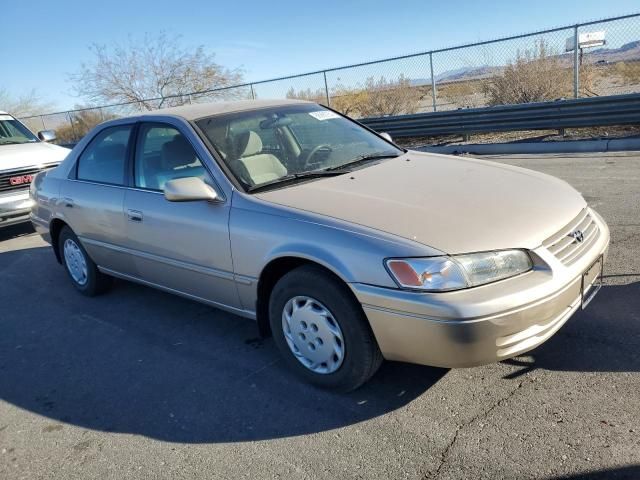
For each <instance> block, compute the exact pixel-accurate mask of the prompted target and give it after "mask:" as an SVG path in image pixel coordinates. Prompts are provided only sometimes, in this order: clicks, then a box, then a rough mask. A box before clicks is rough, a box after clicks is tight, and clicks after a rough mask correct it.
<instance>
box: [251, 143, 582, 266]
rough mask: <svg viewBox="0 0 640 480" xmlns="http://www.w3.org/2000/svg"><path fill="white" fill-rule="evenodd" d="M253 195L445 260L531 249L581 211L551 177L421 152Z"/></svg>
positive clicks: (577, 200)
mask: <svg viewBox="0 0 640 480" xmlns="http://www.w3.org/2000/svg"><path fill="white" fill-rule="evenodd" d="M256 196H257V197H258V198H260V199H262V200H265V201H268V202H272V203H276V204H280V205H285V206H288V207H293V208H297V209H302V210H306V211H309V212H314V213H317V214H321V215H326V216H329V217H334V218H338V219H341V220H344V221H347V222H352V223H357V224H360V225H364V226H367V227H370V228H374V229H377V230H381V231H384V232H388V233H391V234H394V235H398V236H401V237H404V238H407V239H410V240H413V241H416V242H419V243H422V244H424V245H428V246H430V247H433V248H436V249H438V250H440V251H443V252H447V253H450V254H455V253H466V252H474V251H486V250H497V249H508V248H527V249H533V248H536V247H538V246H540V245H541V243H542V242H543V241H544V240H545V239H546V238H548V237H549V236H551V235H552V234H554V233H556V232H557V231H558V230H559V229H560V228H562V227H563V226H565V225H566V224H567V223H569V222H570V221H571V220H572V219H573V218H574V217H575V216H576V215H578V213H579V212H580V210H581V209H583V208H585V206H586V202H585V200H584V199H583V198H582V196H581V195H580V194H579V193H578V192H577V191H575V190H574V189H573V188H572V187H571V186H570V185H569V184H567V183H566V182H564V181H562V180H559V179H557V178H555V177H551V176H549V175H545V174H542V173H538V172H534V171H531V170H526V169H523V168H518V167H512V166H509V165H503V164H498V163H494V162H488V161H485V160H478V159H469V158H459V157H453V156H448V155H438V154H427V153H421V152H408V153H406V154H404V155H402V156H400V157H397V158H394V159H391V160H387V161H383V162H381V163H378V164H376V165H371V166H368V167H366V168H362V169H360V170H356V171H354V172H353V173H351V174H346V175H340V176H336V177H327V178H321V179H319V180H314V181H310V182H306V183H303V184H298V185H294V186H291V187H285V188H281V189H278V190H271V191H267V192H262V193H259V194H257V195H256Z"/></svg>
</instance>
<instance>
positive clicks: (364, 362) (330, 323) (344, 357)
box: [269, 266, 382, 391]
mask: <svg viewBox="0 0 640 480" xmlns="http://www.w3.org/2000/svg"><path fill="white" fill-rule="evenodd" d="M269 320H270V323H271V331H272V332H273V336H274V339H275V342H276V344H277V346H278V349H279V350H280V352H281V353H282V355H283V356H284V358H285V360H286V362H287V364H288V365H289V366H290V367H291V368H292V369H293V370H294V371H295V372H297V373H298V374H299V375H301V376H302V377H303V378H305V379H306V380H307V381H309V382H310V383H313V384H315V385H318V386H321V387H324V388H328V389H334V390H338V391H350V390H354V389H356V388H358V387H359V386H360V385H362V384H363V383H364V382H366V381H367V380H368V379H369V378H371V376H372V375H373V374H374V373H375V372H376V371H377V370H378V367H380V364H381V363H382V354H381V353H380V350H379V348H378V344H377V343H376V340H375V338H374V336H373V333H372V331H371V328H370V327H369V323H368V321H367V319H366V317H365V315H364V313H363V311H362V308H361V307H360V305H359V304H358V302H357V301H356V300H355V299H354V298H353V296H352V295H351V293H350V292H349V291H348V289H347V287H346V285H344V284H343V283H342V282H340V281H339V280H337V279H336V278H334V277H333V276H332V275H331V274H329V273H328V272H325V271H324V270H322V269H320V268H317V267H313V266H303V267H299V268H296V269H295V270H292V271H291V272H289V273H287V274H286V275H284V276H283V277H282V278H281V279H280V280H279V281H278V283H276V285H275V287H274V289H273V292H272V294H271V299H270V302H269Z"/></svg>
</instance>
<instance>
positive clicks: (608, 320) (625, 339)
mask: <svg viewBox="0 0 640 480" xmlns="http://www.w3.org/2000/svg"><path fill="white" fill-rule="evenodd" d="M626 277H629V278H633V277H634V275H626ZM504 363H506V364H509V365H513V366H516V367H519V368H518V369H517V370H516V371H514V372H513V373H511V374H509V375H507V376H506V377H505V378H508V379H511V378H515V377H519V376H522V375H524V374H525V373H528V372H531V371H534V370H536V369H544V370H556V371H573V372H640V282H633V283H629V284H627V285H605V286H603V287H602V290H601V291H600V292H599V293H598V295H597V296H596V297H595V299H594V300H593V301H592V302H591V303H590V304H589V305H588V306H587V308H586V309H585V310H582V311H578V312H577V313H576V314H575V315H574V316H573V317H572V318H571V319H570V320H569V321H568V322H567V323H566V324H565V325H564V326H563V327H562V329H560V331H559V332H558V333H557V334H556V335H555V336H554V337H552V338H551V339H549V341H547V342H546V343H545V344H543V345H541V346H540V347H538V348H537V349H535V350H533V351H531V352H529V353H528V354H526V355H524V356H522V357H519V358H514V359H511V360H505V361H504ZM639 478H640V477H639Z"/></svg>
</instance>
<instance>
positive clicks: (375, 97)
mask: <svg viewBox="0 0 640 480" xmlns="http://www.w3.org/2000/svg"><path fill="white" fill-rule="evenodd" d="M422 95H423V94H422V92H421V90H420V89H419V88H418V87H415V86H412V85H411V80H410V79H408V78H407V77H405V76H404V75H400V76H399V77H398V79H397V80H387V79H386V78H385V77H380V78H379V79H377V80H376V79H375V78H374V77H369V78H367V79H366V80H365V82H364V84H363V85H358V86H356V87H346V86H344V85H341V84H340V85H337V86H335V87H333V88H332V89H331V91H330V97H331V107H332V108H334V109H336V110H338V111H339V112H342V113H344V114H345V115H350V116H353V117H376V116H383V115H400V114H403V113H415V112H416V111H417V110H418V107H419V102H420V99H421V98H422ZM287 98H299V99H302V100H310V101H313V102H316V103H320V104H326V103H327V101H326V95H325V91H324V89H318V90H311V89H306V90H295V89H293V88H291V89H289V91H288V92H287Z"/></svg>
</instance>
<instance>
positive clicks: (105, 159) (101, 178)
mask: <svg viewBox="0 0 640 480" xmlns="http://www.w3.org/2000/svg"><path fill="white" fill-rule="evenodd" d="M132 130H133V125H120V126H117V127H111V128H106V129H105V130H102V131H101V132H100V133H98V135H96V136H95V138H94V139H93V140H92V141H91V143H90V144H89V146H88V147H87V148H86V149H85V150H84V152H82V154H81V155H80V158H79V159H78V173H77V178H78V180H85V181H89V182H96V183H106V184H109V185H124V184H125V165H126V163H127V162H126V160H127V146H128V145H129V139H130V137H131V131H132Z"/></svg>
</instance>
